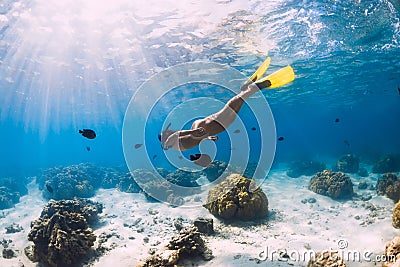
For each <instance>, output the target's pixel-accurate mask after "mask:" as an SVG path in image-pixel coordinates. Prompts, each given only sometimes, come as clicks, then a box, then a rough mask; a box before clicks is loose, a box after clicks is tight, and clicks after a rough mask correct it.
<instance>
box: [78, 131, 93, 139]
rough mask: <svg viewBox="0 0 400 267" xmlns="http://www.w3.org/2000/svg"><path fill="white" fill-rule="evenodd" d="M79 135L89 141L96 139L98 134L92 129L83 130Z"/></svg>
mask: <svg viewBox="0 0 400 267" xmlns="http://www.w3.org/2000/svg"><path fill="white" fill-rule="evenodd" d="M79 133H80V134H81V135H82V136H84V137H86V138H88V139H95V138H96V133H95V132H94V131H93V130H91V129H83V130H79Z"/></svg>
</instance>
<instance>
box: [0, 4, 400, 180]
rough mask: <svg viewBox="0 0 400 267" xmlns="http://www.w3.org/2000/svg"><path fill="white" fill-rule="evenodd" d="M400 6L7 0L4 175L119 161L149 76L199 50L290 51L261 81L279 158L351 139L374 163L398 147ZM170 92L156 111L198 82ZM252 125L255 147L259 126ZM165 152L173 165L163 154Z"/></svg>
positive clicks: (237, 64) (220, 59)
mask: <svg viewBox="0 0 400 267" xmlns="http://www.w3.org/2000/svg"><path fill="white" fill-rule="evenodd" d="M399 19H400V7H399V2H398V1H395V0H392V1H389V0H372V1H362V0H361V1H322V0H320V1H279V0H276V1H258V0H252V1H240V0H237V1H235V0H233V1H202V2H199V3H194V2H189V1H183V2H182V3H180V4H177V3H176V2H175V1H162V3H160V2H155V1H154V2H153V1H146V3H139V2H137V3H136V1H127V0H118V1H113V3H108V1H74V2H72V1H66V0H65V1H56V0H52V1H46V2H45V3H43V2H41V1H34V0H31V1H11V0H4V1H2V2H1V3H0V92H1V93H0V95H1V97H0V114H1V119H0V123H1V128H0V129H1V131H0V147H1V149H0V153H1V161H0V175H1V176H12V177H20V176H26V175H34V174H36V173H37V172H38V171H40V170H41V169H45V168H48V167H52V166H56V165H71V164H77V163H82V162H91V163H95V164H98V165H101V166H102V165H104V166H121V165H122V166H123V165H125V164H126V163H125V159H124V153H123V144H122V127H123V121H124V115H125V111H126V109H127V107H128V104H129V101H130V99H131V97H132V96H133V95H134V93H135V92H136V90H138V88H139V87H140V85H141V84H143V82H145V81H146V80H148V79H150V78H151V77H152V76H153V75H155V74H157V73H159V72H161V71H162V70H165V69H166V68H169V67H173V66H175V65H176V64H181V63H188V62H195V61H212V62H216V63H220V64H225V65H227V66H230V67H232V68H235V69H237V70H239V71H241V72H243V74H244V75H246V76H249V75H251V74H252V72H254V71H255V69H256V68H257V67H258V65H259V64H261V63H262V61H263V60H264V59H265V58H266V57H267V56H270V57H271V58H272V64H271V67H270V69H271V70H272V71H273V70H277V69H279V68H281V67H284V66H285V65H291V66H292V67H293V68H294V70H295V73H296V79H295V81H294V82H293V83H291V84H290V85H288V86H285V87H283V88H279V89H275V90H268V91H264V92H263V94H264V96H265V98H266V99H267V101H268V103H269V105H270V108H271V111H272V114H273V117H274V120H275V126H276V137H280V136H282V137H284V140H283V141H278V142H277V145H276V154H275V158H274V166H275V167H276V168H279V166H281V165H280V164H281V163H287V162H290V161H292V160H297V159H318V160H321V161H326V162H329V163H330V161H332V160H336V159H337V158H338V157H340V156H341V155H343V154H347V153H354V154H355V155H357V156H359V157H360V158H361V160H362V161H364V162H366V163H371V162H374V161H376V160H377V159H379V158H380V157H381V156H383V155H385V154H388V153H392V154H396V153H397V154H398V153H400V151H399V150H400V138H399V136H400V123H399V116H400V89H399V88H400V21H399ZM224 78H227V77H224ZM243 82H244V81H243ZM193 86H198V84H197V85H193ZM237 89H238V90H239V88H237ZM188 90H189V89H188ZM148 94H149V96H151V94H152V91H151V89H149V90H148ZM232 95H233V94H232V93H231V94H229V93H227V92H226V91H224V90H218V87H217V86H214V87H213V86H209V87H207V86H204V88H201V90H200V91H198V92H197V94H196V97H201V96H203V97H209V98H215V99H219V100H221V101H226V100H228V99H229V97H231V96H232ZM169 97H170V98H168V96H167V97H166V98H165V99H164V100H163V101H164V106H163V107H164V109H160V111H159V112H157V109H155V111H154V114H153V115H154V116H155V117H156V119H155V121H156V122H157V118H163V116H165V115H164V114H160V112H163V111H165V110H167V111H168V110H171V109H172V108H173V107H174V105H177V104H178V103H180V100H181V99H182V100H183V99H189V98H190V93H189V91H188V93H187V94H186V95H185V93H183V95H176V96H173V95H172V96H169ZM185 97H186V98H185ZM193 108H198V107H193ZM204 111H205V112H206V111H207V110H206V108H205V110H204ZM251 116H252V114H251V112H250V111H249V110H248V109H247V108H244V109H243V110H242V111H241V113H240V117H241V118H247V122H249V125H248V126H249V127H251V122H252V121H254V118H251ZM337 118H338V119H339V121H338V122H336V119H337ZM158 122H159V123H154V124H153V126H152V127H154V129H150V130H151V131H152V132H154V133H157V132H158V131H159V130H160V129H161V123H163V122H162V120H161V119H160V120H159V121H158ZM186 127H189V124H187V125H186ZM82 128H91V129H94V130H95V131H96V133H97V138H96V139H94V140H89V139H85V138H83V137H82V136H81V135H79V134H78V130H79V129H82ZM252 134H253V133H252V132H251V131H249V135H250V137H249V138H250V141H251V143H252V145H253V146H254V147H257V144H258V142H261V140H260V138H259V137H257V136H258V135H254V137H252V136H251V135H252ZM149 140H151V139H149ZM225 141H226V138H225V137H224V135H223V134H222V135H221V139H220V140H219V143H218V145H220V146H221V147H222V151H219V152H218V153H217V156H216V159H219V160H229V159H227V157H228V156H229V155H227V154H226V153H224V150H223V149H224V148H223V147H224V146H223V144H224V142H225ZM146 142H147V145H148V146H149V147H151V146H154V147H153V148H152V149H153V150H151V151H150V154H149V157H153V154H157V153H162V150H161V148H159V142H158V140H157V138H156V136H154V144H148V142H150V141H146ZM87 147H90V151H88V150H87ZM188 153H190V152H188ZM252 153H257V152H252ZM157 160H158V161H160V162H159V164H160V166H166V165H168V162H165V161H163V160H166V159H164V158H162V157H161V156H159V157H157Z"/></svg>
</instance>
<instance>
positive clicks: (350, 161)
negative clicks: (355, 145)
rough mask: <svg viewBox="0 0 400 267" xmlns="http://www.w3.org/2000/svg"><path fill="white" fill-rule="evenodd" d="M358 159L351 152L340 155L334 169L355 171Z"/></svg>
mask: <svg viewBox="0 0 400 267" xmlns="http://www.w3.org/2000/svg"><path fill="white" fill-rule="evenodd" d="M359 164H360V160H359V159H358V157H356V156H355V155H353V154H347V155H344V156H342V157H341V158H340V159H339V160H338V161H337V163H336V170H337V171H339V172H347V173H357V172H358V169H359Z"/></svg>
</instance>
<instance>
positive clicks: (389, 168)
mask: <svg viewBox="0 0 400 267" xmlns="http://www.w3.org/2000/svg"><path fill="white" fill-rule="evenodd" d="M398 171H400V155H385V156H384V157H382V158H381V159H380V160H379V161H378V162H376V163H375V164H374V165H373V166H372V172H373V173H386V172H398Z"/></svg>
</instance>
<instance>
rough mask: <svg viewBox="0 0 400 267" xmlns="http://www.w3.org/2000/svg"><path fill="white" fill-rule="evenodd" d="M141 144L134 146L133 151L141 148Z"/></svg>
mask: <svg viewBox="0 0 400 267" xmlns="http://www.w3.org/2000/svg"><path fill="white" fill-rule="evenodd" d="M142 145H143V144H136V145H135V149H138V148H139V147H141V146H142Z"/></svg>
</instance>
